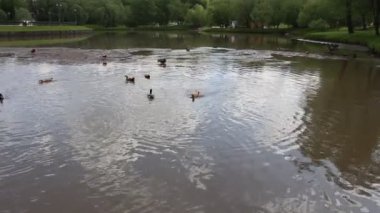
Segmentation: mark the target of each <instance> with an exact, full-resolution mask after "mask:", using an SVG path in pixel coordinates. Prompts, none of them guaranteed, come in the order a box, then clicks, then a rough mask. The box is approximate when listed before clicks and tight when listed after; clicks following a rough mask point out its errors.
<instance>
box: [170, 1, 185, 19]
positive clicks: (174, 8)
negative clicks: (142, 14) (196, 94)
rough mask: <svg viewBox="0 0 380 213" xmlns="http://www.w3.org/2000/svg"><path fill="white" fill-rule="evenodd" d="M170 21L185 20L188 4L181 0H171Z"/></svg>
mask: <svg viewBox="0 0 380 213" xmlns="http://www.w3.org/2000/svg"><path fill="white" fill-rule="evenodd" d="M168 10H169V19H170V21H177V22H183V21H184V20H185V16H186V12H187V10H188V6H187V5H186V4H184V3H183V2H182V1H181V0H171V1H170V3H169V5H168Z"/></svg>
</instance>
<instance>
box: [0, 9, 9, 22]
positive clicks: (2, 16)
mask: <svg viewBox="0 0 380 213" xmlns="http://www.w3.org/2000/svg"><path fill="white" fill-rule="evenodd" d="M6 20H7V14H6V13H5V12H4V10H2V9H0V21H6Z"/></svg>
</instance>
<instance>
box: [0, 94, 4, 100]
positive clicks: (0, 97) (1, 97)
mask: <svg viewBox="0 0 380 213" xmlns="http://www.w3.org/2000/svg"><path fill="white" fill-rule="evenodd" d="M3 100H4V96H3V94H1V93H0V101H3Z"/></svg>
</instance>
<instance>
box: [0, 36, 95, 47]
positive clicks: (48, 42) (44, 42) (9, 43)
mask: <svg viewBox="0 0 380 213" xmlns="http://www.w3.org/2000/svg"><path fill="white" fill-rule="evenodd" d="M87 38H88V37H87V36H84V37H80V38H68V39H34V40H0V47H35V46H52V45H57V44H65V43H72V42H78V41H82V40H85V39H87Z"/></svg>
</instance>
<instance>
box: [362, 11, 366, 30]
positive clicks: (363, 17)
mask: <svg viewBox="0 0 380 213" xmlns="http://www.w3.org/2000/svg"><path fill="white" fill-rule="evenodd" d="M362 25H363V30H367V19H366V17H365V14H362Z"/></svg>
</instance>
